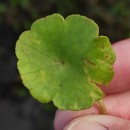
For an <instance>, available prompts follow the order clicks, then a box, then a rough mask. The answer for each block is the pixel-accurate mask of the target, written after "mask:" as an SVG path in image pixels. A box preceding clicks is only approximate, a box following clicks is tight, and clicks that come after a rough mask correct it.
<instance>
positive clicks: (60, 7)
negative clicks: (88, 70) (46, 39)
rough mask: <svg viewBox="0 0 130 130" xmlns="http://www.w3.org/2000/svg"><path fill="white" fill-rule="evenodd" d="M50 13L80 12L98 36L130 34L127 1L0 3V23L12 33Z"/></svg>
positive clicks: (26, 0) (115, 37)
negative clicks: (97, 29)
mask: <svg viewBox="0 0 130 130" xmlns="http://www.w3.org/2000/svg"><path fill="white" fill-rule="evenodd" d="M52 13H60V14H62V15H63V16H64V17H66V16H67V15H69V14H81V15H85V16H88V17H90V18H92V19H94V20H95V21H96V22H97V23H98V25H99V27H100V32H101V34H102V35H107V36H109V37H110V39H111V41H112V42H114V41H118V40H120V39H124V38H127V37H129V35H130V1H129V0H106V1H104V0H91V1H89V0H80V1H79V0H8V1H4V0H3V2H2V1H1V2H0V24H6V25H8V26H10V27H12V28H13V29H14V30H15V31H16V32H21V31H23V30H26V29H29V28H30V26H31V24H32V22H34V21H35V20H36V19H38V18H41V17H44V16H46V15H49V14H52Z"/></svg>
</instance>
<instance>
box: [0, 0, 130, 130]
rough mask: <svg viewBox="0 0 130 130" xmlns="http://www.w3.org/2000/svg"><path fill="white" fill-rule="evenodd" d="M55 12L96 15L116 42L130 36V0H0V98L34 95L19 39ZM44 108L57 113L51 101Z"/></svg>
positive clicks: (102, 31)
mask: <svg viewBox="0 0 130 130" xmlns="http://www.w3.org/2000/svg"><path fill="white" fill-rule="evenodd" d="M52 13H60V14H61V15H63V16H64V17H66V16H68V15H70V14H81V15H84V16H87V17H89V18H92V19H93V20H94V21H95V22H96V23H97V24H98V25H99V28H100V35H106V36H108V37H109V38H110V41H111V42H112V43H113V42H116V41H119V40H122V39H125V38H128V37H130V0H6V1H5V0H0V59H1V60H0V99H4V98H9V99H11V100H12V101H13V102H15V101H18V102H19V101H24V100H26V99H27V98H28V97H30V95H29V92H28V90H27V89H26V88H25V87H23V84H22V82H21V79H20V77H19V74H18V71H17V69H16V62H17V60H16V57H15V43H16V40H17V39H18V37H19V35H20V34H21V33H22V32H23V31H25V30H28V29H30V26H31V24H32V23H33V22H34V21H35V20H36V19H39V18H41V17H45V16H46V15H50V14H52ZM39 104H40V103H39ZM41 108H42V109H43V110H44V111H45V112H47V113H51V114H52V115H53V117H54V112H55V110H56V109H55V107H54V106H53V105H52V104H51V103H50V104H49V105H46V104H45V105H42V104H41ZM41 124H42V121H41ZM41 129H42V128H41ZM46 129H48V130H50V129H49V127H46Z"/></svg>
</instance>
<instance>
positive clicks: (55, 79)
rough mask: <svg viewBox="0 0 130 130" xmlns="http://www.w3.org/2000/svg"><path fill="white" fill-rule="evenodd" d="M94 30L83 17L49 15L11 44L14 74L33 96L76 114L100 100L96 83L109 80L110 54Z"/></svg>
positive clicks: (96, 29) (105, 44)
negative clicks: (14, 64)
mask: <svg viewBox="0 0 130 130" xmlns="http://www.w3.org/2000/svg"><path fill="white" fill-rule="evenodd" d="M98 31H99V29H98V26H97V24H96V23H94V21H92V20H91V19H89V18H87V17H84V16H80V15H70V16H68V17H67V18H66V19H64V18H63V17H62V16H61V15H59V14H53V15H50V16H47V17H45V18H42V19H39V20H37V21H36V22H34V23H33V24H32V27H31V30H29V31H25V32H23V33H22V34H21V36H20V38H19V40H18V41H17V44H16V55H17V58H18V70H19V72H20V75H21V78H22V81H23V83H24V85H25V86H26V87H27V88H28V89H29V91H30V93H31V94H32V96H33V97H34V98H36V99H37V100H38V101H40V102H43V103H47V102H50V101H53V103H54V104H55V105H56V106H57V107H58V108H59V109H63V110H68V109H70V110H81V109H86V108H89V107H91V106H92V105H93V104H94V103H95V102H96V101H99V100H101V99H102V98H103V97H104V93H103V92H102V91H101V90H100V88H99V87H98V86H97V84H104V85H108V83H109V82H110V81H111V80H112V78H113V75H114V72H113V68H112V65H113V63H114V61H115V54H114V52H113V50H112V47H111V44H110V42H109V39H108V38H107V37H106V36H98V33H99V32H98Z"/></svg>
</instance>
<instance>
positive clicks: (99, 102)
mask: <svg viewBox="0 0 130 130" xmlns="http://www.w3.org/2000/svg"><path fill="white" fill-rule="evenodd" d="M98 104H99V106H100V109H101V114H104V115H105V114H107V111H106V107H105V104H104V102H103V100H102V99H101V100H99V101H98Z"/></svg>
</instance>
